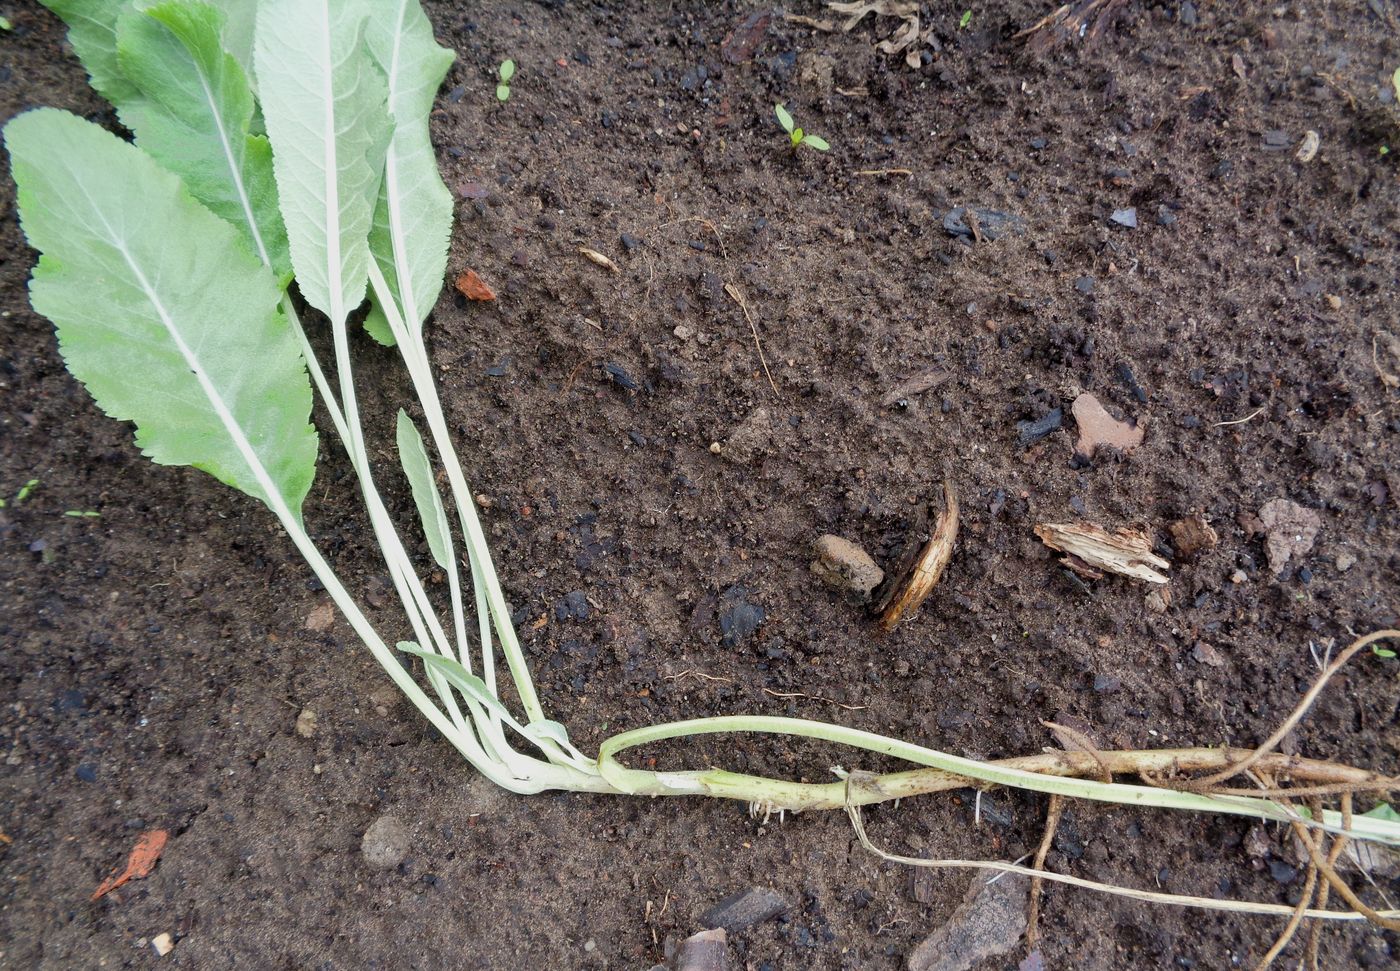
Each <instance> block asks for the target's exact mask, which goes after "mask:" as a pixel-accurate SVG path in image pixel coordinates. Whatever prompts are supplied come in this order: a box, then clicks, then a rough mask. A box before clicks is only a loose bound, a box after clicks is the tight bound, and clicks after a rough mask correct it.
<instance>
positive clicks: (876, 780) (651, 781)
mask: <svg viewBox="0 0 1400 971" xmlns="http://www.w3.org/2000/svg"><path fill="white" fill-rule="evenodd" d="M731 732H763V733H771V734H778V735H789V736H797V737H801V738H814V739H821V740H824V741H828V742H836V743H838V744H841V745H849V746H851V747H853V748H858V749H862V750H864V751H868V752H876V753H879V754H881V755H888V756H893V757H895V758H900V759H904V760H905V761H908V762H913V763H915V764H918V765H925V766H929V767H930V768H933V769H939V770H942V771H944V772H948V773H952V774H955V775H958V776H961V777H963V778H965V779H969V780H976V781H979V782H987V783H991V784H993V785H1002V786H1010V787H1013V788H1017V789H1026V790H1030V791H1033V792H1044V793H1052V794H1058V795H1062V796H1069V797H1072V798H1076V799H1088V800H1093V801H1096V802H1111V803H1117V804H1120V805H1129V806H1143V807H1155V808H1161V809H1184V810H1191V811H1196V812H1210V813H1222V814H1226V815H1235V816H1250V817H1254V818H1257V819H1268V820H1276V821H1279V822H1290V821H1292V820H1294V819H1295V818H1296V817H1295V816H1294V815H1293V814H1292V813H1290V812H1289V811H1288V810H1287V809H1285V808H1284V807H1282V806H1280V805H1279V804H1278V803H1275V802H1273V801H1271V800H1266V799H1254V798H1247V797H1240V796H1205V795H1198V794H1196V793H1190V792H1180V791H1177V790H1174V789H1159V788H1155V787H1151V786H1136V785H1125V784H1123V783H1117V782H1112V783H1105V782H1096V781H1093V780H1089V779H1077V778H1069V777H1063V776H1053V775H1043V774H1039V773H1035V772H1028V771H1026V770H1025V769H1021V768H1016V767H1013V766H1008V765H1005V764H997V763H987V762H978V761H976V760H974V759H967V758H962V757H960V756H956V755H949V754H947V753H944V752H939V751H937V750H935V749H930V748H925V747H923V746H921V745H914V744H913V743H910V742H904V741H900V740H898V739H892V738H887V737H885V736H883V735H876V734H874V733H873V732H865V731H861V730H859V729H855V728H843V727H841V726H838V725H828V724H824V723H822V722H814V721H808V720H806V719H800V718H780V717H774V716H767V715H749V716H742V715H739V716H728V717H722V718H702V719H695V720H691V721H681V722H671V723H669V724H662V725H652V726H649V727H646V728H639V729H634V730H632V731H629V732H623V733H621V734H619V735H615V736H613V737H612V738H610V739H608V740H607V741H605V742H604V743H603V745H602V747H601V749H600V750H599V753H598V769H599V772H600V773H601V774H602V776H603V778H604V779H606V780H607V781H609V782H611V783H612V784H613V786H614V787H616V788H617V789H618V790H620V791H622V792H628V793H634V794H638V795H711V796H723V797H726V798H730V799H741V800H744V801H748V802H752V803H755V804H757V805H759V806H761V807H763V808H765V809H771V810H773V811H777V810H780V809H789V808H793V809H797V808H805V807H806V806H809V805H811V801H810V799H811V795H812V793H811V791H810V790H808V789H806V788H802V787H800V786H799V784H798V783H792V782H781V781H776V780H772V779H762V778H758V777H755V776H747V775H740V774H738V773H733V772H724V771H722V770H708V771H700V772H694V771H687V772H648V771H641V770H638V769H628V768H625V767H623V766H622V765H621V764H619V763H618V762H617V759H616V756H617V755H618V753H620V752H622V751H625V750H626V749H629V748H633V747H635V746H638V745H643V744H646V743H648V742H656V741H661V740H663V739H670V738H684V737H689V736H693V735H710V734H716V733H731ZM886 778H888V777H886V776H869V777H866V776H864V775H863V776H862V779H861V782H860V784H859V785H853V786H852V787H851V788H852V790H854V791H857V792H864V791H868V794H869V796H870V798H865V799H864V801H867V802H878V801H883V800H886V799H893V798H898V795H899V794H900V793H899V792H898V791H897V790H896V791H886V790H885V789H884V788H883V787H884V779H886ZM842 785H843V790H844V786H845V784H844V783H843V784H842ZM845 804H846V800H845V799H844V798H843V800H842V802H841V805H843V806H844V805H845ZM833 808H834V807H833ZM1322 822H1323V824H1324V825H1325V826H1327V827H1339V826H1340V825H1341V822H1342V819H1341V816H1340V815H1339V814H1337V813H1334V812H1328V813H1327V814H1325V816H1324V819H1323V820H1322ZM1352 823H1353V827H1354V828H1353V829H1352V830H1351V835H1352V836H1355V837H1357V838H1363V839H1374V840H1378V841H1382V842H1387V843H1394V844H1398V845H1400V824H1396V823H1390V822H1386V821H1384V820H1380V819H1373V818H1368V817H1360V816H1358V817H1354V818H1353V820H1352Z"/></svg>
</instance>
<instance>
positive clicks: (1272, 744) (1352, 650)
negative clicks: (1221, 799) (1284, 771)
mask: <svg viewBox="0 0 1400 971" xmlns="http://www.w3.org/2000/svg"><path fill="white" fill-rule="evenodd" d="M1395 639H1400V630H1378V631H1373V632H1372V633H1370V634H1366V635H1365V636H1363V637H1358V638H1357V639H1356V640H1354V641H1352V642H1351V644H1350V645H1349V646H1348V647H1347V649H1346V650H1344V651H1342V653H1341V654H1338V655H1337V657H1336V659H1335V660H1333V661H1332V663H1331V664H1329V665H1327V667H1326V668H1325V669H1324V670H1323V672H1322V674H1321V675H1320V676H1319V677H1318V679H1317V680H1316V681H1315V682H1313V686H1312V687H1311V688H1309V689H1308V693H1307V694H1305V695H1303V699H1302V701H1300V702H1298V706H1297V707H1296V708H1294V709H1293V712H1292V714H1290V715H1289V716H1288V717H1287V718H1285V719H1284V720H1283V724H1281V725H1280V726H1279V727H1278V728H1277V729H1275V731H1274V733H1273V734H1272V735H1270V736H1269V737H1268V738H1267V739H1265V740H1264V742H1263V744H1262V745H1260V746H1259V747H1258V748H1256V749H1255V750H1254V751H1253V752H1251V753H1250V754H1249V755H1247V756H1245V757H1244V758H1243V759H1240V760H1239V761H1238V762H1235V763H1233V764H1231V765H1227V766H1225V767H1224V768H1222V769H1220V770H1219V771H1217V772H1212V773H1211V774H1210V775H1207V776H1202V777H1200V778H1195V779H1180V780H1171V781H1152V782H1150V783H1149V784H1151V785H1159V786H1162V787H1164V788H1168V789H1177V790H1179V791H1182V792H1200V793H1205V792H1209V791H1211V788H1212V787H1213V786H1217V785H1219V784H1220V783H1222V782H1225V781H1226V780H1228V779H1233V778H1234V777H1235V776H1237V775H1239V774H1240V773H1241V772H1244V771H1245V770H1246V769H1250V768H1252V767H1254V766H1255V765H1257V764H1258V763H1259V761H1260V760H1261V759H1263V758H1264V757H1265V756H1266V755H1268V754H1269V753H1270V752H1272V751H1273V750H1274V749H1275V748H1276V747H1277V746H1278V744H1279V742H1281V741H1283V739H1284V736H1286V735H1287V734H1288V733H1289V732H1291V731H1292V730H1293V729H1294V728H1296V727H1297V725H1298V722H1300V721H1302V719H1303V716H1304V715H1306V714H1307V712H1308V709H1309V708H1311V707H1312V704H1313V702H1314V701H1316V700H1317V696H1318V695H1319V694H1321V693H1322V689H1323V688H1324V687H1326V686H1327V682H1328V681H1330V680H1331V678H1332V675H1334V674H1336V673H1337V672H1338V671H1340V670H1341V669H1342V667H1343V666H1345V665H1346V663H1347V662H1348V661H1350V660H1351V659H1352V658H1353V657H1355V656H1356V655H1357V653H1358V652H1359V651H1361V650H1362V649H1363V648H1366V647H1369V646H1371V645H1372V644H1374V643H1376V642H1377V641H1383V640H1395ZM1271 774H1272V773H1271Z"/></svg>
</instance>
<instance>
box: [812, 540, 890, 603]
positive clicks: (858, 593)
mask: <svg viewBox="0 0 1400 971" xmlns="http://www.w3.org/2000/svg"><path fill="white" fill-rule="evenodd" d="M812 552H813V554H814V555H815V556H816V559H814V560H812V572H813V573H815V574H816V575H817V579H819V580H821V582H822V583H824V584H826V585H827V586H828V587H830V588H831V589H833V590H837V591H840V592H841V593H844V594H845V595H846V596H847V597H848V598H850V599H851V600H852V601H854V602H856V603H865V602H867V601H868V600H869V599H870V595H871V593H872V592H874V590H875V588H876V587H878V586H879V585H880V581H881V580H883V579H885V571H884V570H882V569H880V568H879V567H878V566H877V565H876V564H875V561H874V560H872V559H871V558H870V554H869V553H867V552H865V550H863V549H861V548H860V547H859V546H857V545H856V544H855V543H852V542H851V541H850V540H848V539H843V538H841V537H840V536H832V535H831V534H827V535H826V536H820V537H818V538H817V541H816V543H814V544H813V545H812Z"/></svg>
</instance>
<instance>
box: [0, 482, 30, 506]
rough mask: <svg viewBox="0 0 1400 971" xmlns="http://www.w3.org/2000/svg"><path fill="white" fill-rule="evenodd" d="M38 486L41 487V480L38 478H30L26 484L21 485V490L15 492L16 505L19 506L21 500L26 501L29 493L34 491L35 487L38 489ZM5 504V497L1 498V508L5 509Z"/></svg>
mask: <svg viewBox="0 0 1400 971" xmlns="http://www.w3.org/2000/svg"><path fill="white" fill-rule="evenodd" d="M37 488H39V480H38V479H30V480H29V481H28V482H26V483H25V484H24V485H22V486H20V487H19V492H16V493H15V499H14V502H15V505H16V506H18V505H19V504H20V503H21V502H24V500H26V499H28V498H29V494H30V493H31V492H33V491H34V490H35V489H37ZM4 506H5V500H4V499H0V509H3V508H4Z"/></svg>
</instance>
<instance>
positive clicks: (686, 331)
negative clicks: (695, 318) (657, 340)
mask: <svg viewBox="0 0 1400 971" xmlns="http://www.w3.org/2000/svg"><path fill="white" fill-rule="evenodd" d="M671 333H672V334H674V335H675V337H676V339H677V340H682V341H688V340H690V339H691V338H692V337H694V336H695V328H693V327H688V326H686V325H685V324H677V325H676V329H675V330H673V331H671Z"/></svg>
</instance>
